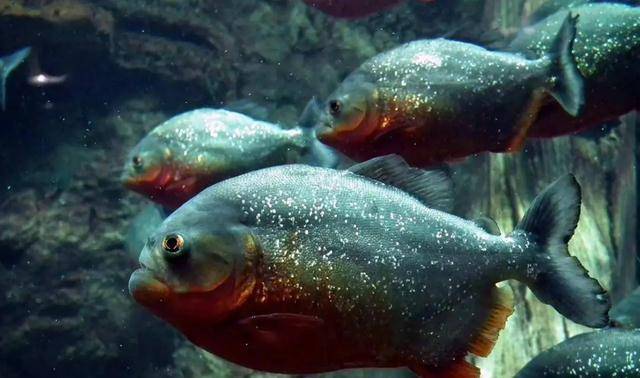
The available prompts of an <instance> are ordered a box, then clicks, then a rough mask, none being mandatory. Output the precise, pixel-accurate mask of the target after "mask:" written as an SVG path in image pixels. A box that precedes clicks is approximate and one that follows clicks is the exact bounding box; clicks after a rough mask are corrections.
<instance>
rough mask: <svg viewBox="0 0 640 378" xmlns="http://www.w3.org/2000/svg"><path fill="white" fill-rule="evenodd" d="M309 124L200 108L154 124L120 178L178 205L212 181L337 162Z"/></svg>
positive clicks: (158, 199) (165, 203)
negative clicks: (304, 126) (285, 125)
mask: <svg viewBox="0 0 640 378" xmlns="http://www.w3.org/2000/svg"><path fill="white" fill-rule="evenodd" d="M337 161H338V158H337V156H336V155H335V154H334V153H333V152H332V151H330V150H329V149H328V148H327V147H325V146H323V145H322V144H321V143H319V142H318V141H317V140H316V139H315V136H314V135H313V133H312V132H311V131H310V130H308V129H301V128H295V129H283V128H281V127H280V126H278V125H275V124H272V123H268V122H262V121H258V120H255V119H253V118H251V117H248V116H245V115H243V114H240V113H236V112H231V111H227V110H223V109H197V110H193V111H190V112H186V113H183V114H180V115H177V116H175V117H173V118H171V119H169V120H167V121H166V122H164V123H162V124H161V125H159V126H157V127H156V128H154V129H153V130H152V131H151V132H150V133H149V134H148V135H147V136H145V138H144V139H142V141H140V143H138V145H137V146H136V147H135V148H134V149H133V150H132V151H131V153H130V154H129V157H128V159H127V161H126V163H125V166H124V170H123V174H122V182H123V183H124V185H125V186H126V187H128V188H129V189H132V190H134V191H136V192H139V193H141V194H144V195H145V196H147V197H149V198H150V199H151V200H153V201H155V202H157V203H159V204H161V205H163V206H166V207H168V208H170V209H175V208H177V207H178V206H180V205H182V204H183V203H184V202H186V201H187V200H189V199H190V198H191V197H193V196H195V195H196V194H198V193H199V192H200V191H201V190H202V189H204V188H206V187H208V186H209V185H211V184H214V183H216V182H219V181H222V180H224V179H227V178H229V177H233V176H237V175H239V174H242V173H246V172H249V171H253V170H256V169H260V168H265V167H270V166H273V165H279V164H286V163H303V162H304V163H308V164H313V165H320V166H327V167H330V166H333V165H335V164H336V163H337Z"/></svg>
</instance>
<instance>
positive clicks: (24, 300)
mask: <svg viewBox="0 0 640 378" xmlns="http://www.w3.org/2000/svg"><path fill="white" fill-rule="evenodd" d="M549 3H552V2H551V1H549V2H545V1H541V0H536V1H534V0H527V1H525V0H456V1H444V0H443V1H436V2H434V3H423V2H419V1H407V2H400V3H399V4H397V5H396V6H394V7H391V8H388V9H385V10H384V11H382V12H381V13H378V14H373V15H371V16H367V17H364V18H358V19H339V18H335V17H332V16H328V15H326V14H323V13H322V12H320V11H318V10H316V9H313V8H311V7H309V6H308V5H307V4H305V3H304V2H303V1H299V0H270V1H257V0H240V1H234V2H231V1H224V2H216V1H207V0H189V1H169V0H155V1H152V0H136V1H124V0H104V1H93V0H83V1H81V0H69V1H37V2H33V1H13V2H7V4H2V2H0V56H5V57H7V56H9V55H10V54H11V53H13V52H15V51H18V50H19V49H21V48H23V47H27V46H28V47H31V51H30V54H29V56H28V57H26V58H25V59H24V61H22V62H21V64H19V65H17V66H16V68H15V69H13V70H11V72H10V73H9V74H7V75H6V76H7V81H6V87H5V94H6V108H5V109H4V110H3V111H0V285H1V286H2V287H3V288H4V290H3V294H4V295H3V296H2V297H0V298H1V299H0V313H2V316H1V317H0V319H1V320H0V335H2V336H0V377H8V378H14V377H29V378H30V377H86V376H92V377H185V378H187V377H232V376H264V374H266V373H261V372H254V371H252V370H249V369H246V368H244V367H240V366H237V365H233V364H230V363H227V362H225V361H223V360H221V359H218V358H215V357H212V356H211V354H208V353H206V352H204V351H203V350H202V349H199V348H197V347H195V346H194V345H193V344H191V343H190V342H189V341H187V340H186V339H185V338H184V336H183V335H182V334H181V333H180V332H178V331H176V330H174V329H173V328H172V327H170V326H169V325H168V324H167V323H166V322H164V321H162V320H160V319H158V318H156V317H154V316H153V315H152V314H151V313H150V312H149V311H147V310H145V309H144V308H143V307H142V306H140V305H139V304H137V303H136V302H135V301H134V300H133V299H132V298H131V296H130V295H129V291H128V286H127V285H128V281H129V277H130V275H131V273H132V272H133V271H134V270H135V269H136V268H137V267H138V265H139V264H138V254H139V251H140V249H141V246H142V245H144V243H145V240H146V238H147V235H148V234H149V233H150V232H151V231H152V230H154V229H155V227H156V226H157V224H158V223H159V222H160V221H161V219H162V217H164V216H165V214H167V213H168V212H170V209H158V208H152V207H150V206H151V205H152V202H151V201H149V199H148V198H145V196H143V195H140V194H137V193H133V192H132V191H130V190H127V189H125V188H124V186H123V185H122V182H121V174H122V171H123V165H124V164H125V162H126V161H129V160H130V158H131V157H130V155H129V154H130V151H131V149H132V148H134V146H135V145H136V144H137V143H138V142H139V141H140V140H141V139H142V138H143V137H144V136H145V135H147V133H148V132H149V131H150V130H152V129H153V128H155V127H156V126H157V125H159V124H160V123H162V122H164V121H166V120H167V119H169V118H171V117H173V116H175V115H178V114H181V113H184V112H187V111H190V110H193V109H198V108H204V107H208V108H221V107H228V108H229V109H232V110H238V111H240V112H244V113H246V114H247V115H249V116H252V117H254V118H259V119H262V120H264V121H268V122H272V123H277V124H280V125H283V126H284V127H285V128H290V127H293V126H294V125H295V124H296V122H297V121H298V119H299V117H300V114H301V113H302V111H303V109H304V107H305V105H306V104H307V102H308V101H309V99H310V98H311V97H312V96H316V97H318V98H320V99H325V98H326V97H327V96H328V95H329V94H330V93H331V92H332V91H333V90H334V89H335V88H336V87H337V86H338V84H339V83H340V82H341V81H342V80H343V79H344V78H345V77H346V76H347V75H348V74H349V73H350V72H352V71H353V70H354V69H356V68H357V67H358V66H359V65H360V64H361V63H362V62H364V61H365V60H366V59H368V58H370V57H372V56H375V55H376V54H378V53H380V52H383V51H386V50H389V49H391V48H393V47H395V46H398V45H400V44H402V43H404V42H409V41H413V40H417V39H425V38H439V37H445V38H449V39H454V40H458V41H464V42H469V43H473V44H477V45H480V46H485V47H487V48H489V49H491V50H499V49H505V48H506V47H507V45H508V43H509V41H510V40H511V39H512V38H514V37H515V35H516V34H517V33H518V31H519V30H520V29H521V28H522V27H523V26H525V25H524V24H523V23H525V22H527V23H531V21H530V20H531V19H532V18H534V17H542V16H541V14H542V13H540V14H538V15H535V10H537V9H539V7H542V8H540V9H541V12H545V14H551V13H553V12H552V11H549V9H553V10H557V9H559V7H561V6H562V5H565V4H549ZM553 3H562V2H553ZM565 3H570V2H565ZM627 3H632V2H627ZM636 4H637V2H636ZM523 20H524V21H523ZM613 22H615V20H614V21H613ZM639 30H640V28H636V29H633V30H632V31H631V32H630V33H638V31H639ZM637 39H640V36H638V37H637V38H636V40H637ZM637 47H638V48H640V44H639V45H637ZM634 54H635V55H634V56H635V57H638V56H640V52H639V51H638V50H635V52H634ZM635 62H636V66H635V67H633V66H632V67H628V66H627V67H626V68H625V69H628V70H629V76H628V77H627V76H625V77H623V80H622V82H623V83H625V82H628V85H629V87H636V88H637V87H638V84H637V81H633V80H632V79H635V78H640V74H639V73H638V69H637V60H636V61H635ZM634 70H635V71H634ZM634 75H635V76H634ZM608 77H609V76H607V78H608ZM42 79H44V81H45V82H44V83H43V82H38V80H42ZM607 80H608V79H607ZM607 83H608V82H607V81H605V82H604V83H603V84H602V85H603V88H608V90H617V89H618V87H615V88H609V87H607V85H606V84H607ZM616 85H617V86H620V84H619V83H616ZM615 93H617V92H614V94H613V95H612V96H614V97H613V98H615V96H616V94H615ZM634 93H637V91H636V92H634ZM619 96H620V97H619V98H622V96H621V95H619ZM636 98H637V97H636ZM621 101H622V100H621ZM621 101H619V102H621ZM625 101H626V100H625ZM637 104H638V102H636V107H637ZM626 110H629V109H626ZM598 111H605V110H598ZM624 113H626V111H625V112H624ZM623 115H624V114H623V112H620V114H616V116H614V117H611V119H610V120H607V121H606V122H604V121H603V122H602V124H601V125H600V124H599V125H597V126H593V127H590V128H589V129H588V130H585V131H584V132H581V133H579V134H577V135H572V136H562V137H558V138H552V139H536V140H530V141H528V142H527V143H526V144H525V145H524V146H523V149H522V151H521V152H520V153H517V154H492V153H480V154H473V155H472V156H470V157H468V158H467V159H464V160H460V161H455V162H448V163H447V165H446V166H445V167H444V170H445V171H446V172H447V174H449V175H450V176H451V177H452V179H453V183H454V191H455V196H454V197H455V205H454V208H453V210H452V212H453V213H454V214H456V215H458V216H461V217H464V218H467V219H473V218H477V217H478V216H483V215H486V216H491V217H492V218H494V219H495V220H496V221H497V223H498V224H499V225H500V228H501V229H502V232H503V234H506V233H508V232H510V231H511V230H512V229H513V227H514V226H515V224H516V223H517V221H518V220H519V219H520V218H521V217H522V215H523V213H524V210H525V209H526V208H527V207H528V206H529V204H530V203H531V202H532V200H533V198H534V197H535V195H536V194H538V193H539V192H541V191H542V189H543V188H544V187H545V186H546V185H547V184H548V183H550V182H552V181H553V180H554V179H555V178H556V177H558V176H560V175H561V174H564V173H567V172H572V173H574V174H575V175H576V177H577V179H578V181H579V182H580V183H581V185H582V187H583V197H582V199H583V205H582V214H581V220H580V223H579V226H578V229H577V233H576V236H575V237H574V238H573V240H572V242H571V243H572V244H570V251H571V253H572V254H573V255H576V256H578V258H579V259H580V261H581V262H582V264H583V265H584V266H585V267H586V268H587V269H588V270H589V272H590V275H591V276H592V277H595V278H597V279H598V280H599V281H600V282H601V283H602V285H603V286H604V287H605V288H606V289H608V290H609V291H610V293H611V297H612V300H613V302H614V303H615V302H618V301H619V300H621V299H622V298H624V297H626V295H627V294H628V293H630V292H631V291H632V290H633V289H634V288H635V287H636V286H637V283H638V273H637V271H638V270H637V257H636V250H637V245H638V238H637V216H636V215H637V174H636V172H637V164H636V162H637V159H638V155H637V151H638V149H637V143H636V138H637V132H636V129H637V124H638V120H637V119H636V118H634V117H633V116H627V117H626V118H625V119H624V121H622V122H621V121H619V119H618V116H623ZM461 137H463V138H464V137H467V136H465V135H463V136H461ZM346 165H347V164H346V163H345V164H343V165H341V166H340V167H341V168H342V167H344V166H346ZM509 285H510V286H512V288H513V290H514V292H515V299H516V303H517V305H516V308H515V313H514V314H513V315H512V316H511V318H510V320H509V323H508V326H507V329H506V330H505V331H503V332H502V333H501V336H500V340H499V342H498V345H497V346H496V347H495V349H494V351H493V353H492V354H491V356H490V357H489V358H487V359H479V358H475V359H474V361H476V362H477V365H478V366H479V367H480V368H481V369H482V376H483V377H506V376H513V375H514V374H515V373H516V372H517V371H518V370H519V369H520V368H521V367H522V366H524V365H525V364H526V363H527V362H528V361H529V360H530V359H531V358H533V357H534V356H536V355H538V354H539V352H540V351H542V350H545V349H547V348H549V347H551V346H553V345H555V344H558V343H559V342H561V341H563V340H564V339H566V338H568V337H570V336H573V335H576V334H578V333H582V332H585V331H590V329H588V328H586V327H583V326H580V325H577V324H575V323H572V322H571V321H569V320H566V319H565V318H563V317H562V316H561V315H559V314H558V313H557V312H555V311H554V310H553V309H552V308H551V307H549V306H546V305H543V304H541V303H540V302H539V301H538V300H536V299H535V298H534V296H533V295H532V294H531V292H529V291H527V289H526V288H525V286H524V285H521V284H517V283H514V282H512V283H510V284H509ZM615 347H616V345H611V346H605V349H606V348H611V349H614V348H615ZM632 358H636V360H634V361H636V362H637V357H635V355H634V356H633V357H632ZM626 372H627V376H638V375H633V374H638V373H637V372H632V371H631V370H628V371H626ZM372 374H377V375H378V376H381V377H382V376H389V375H390V374H393V375H394V376H412V373H410V372H409V371H408V370H403V369H400V370H369V371H353V372H347V373H344V372H333V373H328V376H355V377H357V376H371V375H372Z"/></svg>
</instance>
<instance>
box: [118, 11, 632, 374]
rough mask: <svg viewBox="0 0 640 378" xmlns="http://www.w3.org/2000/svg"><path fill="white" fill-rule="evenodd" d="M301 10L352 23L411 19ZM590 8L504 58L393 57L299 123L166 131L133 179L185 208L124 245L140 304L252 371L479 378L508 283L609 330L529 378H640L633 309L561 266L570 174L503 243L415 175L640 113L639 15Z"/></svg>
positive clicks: (445, 48) (409, 48)
mask: <svg viewBox="0 0 640 378" xmlns="http://www.w3.org/2000/svg"><path fill="white" fill-rule="evenodd" d="M304 1H305V2H306V3H307V4H309V5H310V6H312V7H314V8H316V9H318V10H321V11H322V12H325V13H327V14H329V15H331V16H333V17H337V18H345V19H353V18H358V17H365V16H369V15H372V14H375V13H378V12H380V11H383V10H385V9H388V8H390V7H393V6H395V5H398V4H399V3H402V1H401V0H384V1H370V2H363V1H340V0H326V1H325V0H304ZM423 2H428V1H423ZM584 3H585V1H577V2H576V3H575V4H573V5H570V6H569V7H567V8H566V9H561V10H559V11H557V12H555V13H551V14H549V15H548V16H546V17H545V18H544V19H542V20H540V21H539V22H537V23H534V24H532V25H530V26H527V27H525V28H523V29H522V30H521V31H520V33H519V34H518V35H517V36H516V37H515V39H514V40H513V41H512V42H511V43H510V44H509V45H508V47H507V48H506V50H505V51H493V50H488V49H485V48H483V47H480V46H476V45H473V44H470V43H463V42H457V41H452V40H447V39H442V38H439V39H423V40H417V41H413V42H409V43H405V44H402V45H399V46H397V47H395V48H393V49H390V50H388V51H385V52H382V53H380V54H378V55H376V56H373V57H372V58H370V59H368V60H367V61H365V62H363V63H362V64H361V65H360V66H359V67H358V68H356V69H355V70H354V71H353V72H352V73H350V74H349V75H348V76H347V77H346V78H345V79H344V80H343V81H342V83H341V84H339V86H338V87H337V88H336V89H335V90H334V91H333V93H331V94H330V95H329V96H328V97H327V98H326V99H325V100H323V101H318V100H316V99H315V97H314V98H313V99H312V100H311V101H309V104H308V105H307V107H306V109H305V110H304V111H303V112H302V114H301V116H300V119H299V122H298V125H295V126H294V127H291V128H287V127H283V126H280V125H276V124H272V123H269V122H266V121H259V120H256V119H254V118H251V117H249V116H246V115H243V114H240V113H237V112H233V111H229V110H224V109H197V110H194V111H190V112H187V113H183V114H180V115H177V116H175V117H173V118H171V119H169V120H167V121H166V122H164V123H162V124H161V125H159V126H157V127H156V128H155V129H153V130H152V131H151V132H150V133H149V134H148V135H146V136H145V137H144V138H143V139H142V140H141V141H140V143H139V144H138V145H137V146H135V147H134V148H133V150H132V151H131V153H130V155H129V156H128V158H127V161H126V162H125V165H124V169H123V174H122V182H123V184H124V185H125V186H126V187H128V188H129V189H131V190H134V191H136V192H138V193H140V194H142V195H144V196H145V197H147V198H149V199H151V200H152V201H154V202H156V203H157V204H160V205H162V206H164V207H165V209H167V210H168V212H171V211H172V212H171V213H170V214H169V215H168V217H166V219H164V220H162V221H161V219H162V218H163V217H164V215H163V214H159V212H158V210H154V209H151V211H153V213H152V215H153V218H154V219H155V220H154V222H153V225H147V226H148V228H153V229H152V231H151V232H149V231H147V230H146V229H145V234H147V233H148V238H143V236H142V235H138V234H132V235H135V236H132V238H133V239H135V241H133V242H132V243H133V245H135V246H139V245H140V244H143V247H142V251H141V252H140V256H139V264H140V268H139V269H137V270H136V271H135V272H134V273H133V274H132V275H131V277H130V280H129V291H130V294H131V295H132V297H133V298H134V299H135V300H136V301H137V302H138V303H140V304H141V305H143V306H144V307H146V308H147V309H148V310H149V311H150V312H152V313H153V314H155V315H156V316H158V317H160V318H161V319H163V320H165V321H166V322H168V323H169V324H171V325H172V326H174V327H175V328H176V329H178V330H179V331H180V332H182V334H184V335H185V336H186V337H187V338H188V339H189V340H190V341H191V342H193V343H194V344H195V345H198V346H199V347H201V348H203V349H205V350H207V351H209V352H211V353H213V354H215V355H217V356H219V357H221V358H223V359H225V360H228V361H231V362H233V363H236V364H239V365H241V366H245V367H248V368H251V369H256V370H261V371H266V372H273V373H283V374H314V373H324V372H330V371H336V370H341V369H351V368H396V367H405V368H408V369H410V370H411V371H413V372H414V373H416V374H417V375H419V376H421V377H461V378H467V377H479V374H480V371H479V369H478V368H477V367H476V366H474V365H473V363H472V362H470V360H469V359H468V357H469V356H480V357H485V356H487V355H489V353H490V352H491V350H492V349H493V346H494V344H495V342H496V340H497V338H498V334H499V332H500V330H501V329H502V328H504V325H505V322H506V320H507V318H508V317H509V315H510V314H511V313H512V312H513V311H514V305H515V302H514V297H513V294H512V293H511V291H510V289H509V288H508V286H506V287H502V286H500V285H499V283H500V282H502V281H505V280H509V279H514V280H518V281H520V282H522V283H524V284H525V285H526V286H527V287H528V288H529V289H530V290H531V291H532V292H533V293H534V295H535V296H536V297H537V298H538V299H539V300H540V301H542V302H543V303H546V304H548V305H550V306H552V307H553V308H554V309H555V310H556V311H557V312H559V313H560V314H561V315H563V316H564V317H566V318H568V319H570V320H572V321H573V322H576V323H578V324H581V325H584V326H587V327H591V328H603V329H602V330H598V331H594V332H591V333H587V334H584V335H579V336H575V337H573V338H570V339H567V340H566V341H565V342H563V343H561V344H559V345H557V346H555V347H552V348H551V349H549V350H547V351H545V352H543V353H541V354H540V355H539V356H538V357H536V358H534V359H533V360H532V361H531V362H530V363H529V364H528V365H527V366H525V367H524V368H523V369H522V371H520V372H519V373H518V375H517V377H523V378H529V377H542V376H548V377H571V376H576V377H579V376H580V377H585V376H586V377H596V376H616V374H617V375H618V376H640V362H639V361H640V355H638V353H640V352H638V351H639V350H640V334H639V332H640V331H638V330H637V328H638V326H639V325H640V310H639V309H638V306H637V305H638V303H640V300H639V299H638V298H640V294H638V293H634V294H633V295H631V296H630V297H629V298H628V299H626V300H625V301H623V302H621V303H620V304H617V305H616V306H615V307H613V308H611V303H610V299H609V295H608V293H607V291H606V290H605V289H604V288H603V287H602V286H601V285H600V284H599V282H598V281H597V280H596V279H594V278H591V277H590V276H589V274H588V272H587V271H586V270H585V269H584V268H583V267H582V265H581V264H580V263H579V261H578V260H577V259H576V258H575V257H572V256H571V254H570V253H569V249H568V243H569V241H570V239H571V237H572V235H573V233H574V230H575V228H576V226H577V223H578V221H579V217H580V206H581V200H582V199H581V191H580V186H579V184H578V182H577V181H576V179H575V178H574V177H573V176H572V175H571V174H567V175H565V176H562V177H559V178H558V179H557V180H556V181H555V182H553V183H550V184H549V186H548V187H547V188H546V189H545V190H544V191H542V192H541V193H540V194H539V195H538V196H537V197H536V198H535V199H534V201H533V202H532V203H531V204H530V206H529V209H528V210H527V211H526V212H525V214H524V216H523V218H522V219H521V220H520V222H519V223H518V224H517V225H516V227H515V228H514V229H513V230H512V232H511V233H509V234H502V233H501V231H500V230H499V229H498V228H497V225H496V224H495V222H493V221H492V220H490V219H487V218H482V219H478V220H465V219H462V218H459V217H457V216H455V215H452V214H451V208H452V205H453V202H454V199H453V194H452V193H453V192H452V183H451V181H450V179H449V177H448V176H447V175H446V174H445V173H443V172H440V171H426V170H423V169H422V168H425V167H431V166H437V165H441V164H442V163H451V162H456V161H458V160H461V159H464V158H466V157H469V156H472V155H476V154H478V153H483V152H493V153H500V152H510V153H515V152H518V151H520V150H521V149H522V148H523V146H524V144H525V143H526V140H527V139H528V138H550V137H555V136H560V135H566V134H571V133H576V132H579V131H583V130H586V129H588V128H592V127H595V126H597V125H600V124H602V123H603V122H607V121H612V120H615V119H617V118H618V117H620V116H622V115H624V114H626V113H628V112H630V111H633V110H637V109H638V108H639V107H640V91H639V88H640V87H639V86H638V85H635V84H637V83H638V79H640V69H639V68H638V67H640V65H638V62H639V58H640V8H638V7H633V6H629V5H623V4H607V3H603V4H599V3H598V4H584ZM545 12H546V11H545ZM545 12H542V11H541V13H540V14H545V15H546V13H545ZM629 83H633V84H634V85H630V84H629ZM351 160H353V161H351ZM351 164H353V165H351ZM349 165H351V166H350V167H349V168H348V169H340V168H345V167H347V166H349ZM174 210H175V211H174ZM141 219H143V220H142V221H140V222H142V223H147V221H145V219H149V216H145V217H144V218H141ZM158 222H161V223H160V224H159V226H156V225H155V224H156V223H158ZM140 240H145V241H144V242H143V241H140ZM639 290H640V289H639Z"/></svg>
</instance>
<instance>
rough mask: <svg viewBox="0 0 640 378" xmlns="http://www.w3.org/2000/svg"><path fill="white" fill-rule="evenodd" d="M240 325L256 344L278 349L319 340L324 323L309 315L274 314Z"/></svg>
mask: <svg viewBox="0 0 640 378" xmlns="http://www.w3.org/2000/svg"><path fill="white" fill-rule="evenodd" d="M238 325H240V326H241V327H242V328H243V329H244V330H245V332H247V333H248V334H249V335H250V337H251V339H252V340H253V341H254V342H258V343H260V344H263V345H265V346H273V347H276V348H277V347H283V346H286V345H288V346H291V345H296V344H299V343H305V342H308V341H310V340H314V339H317V337H318V336H319V335H321V332H322V330H323V326H324V321H323V320H322V319H320V318H318V317H315V316H309V315H300V314H289V313H274V314H267V315H258V316H251V317H249V318H245V319H242V320H240V321H239V322H238Z"/></svg>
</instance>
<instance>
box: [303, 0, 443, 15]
mask: <svg viewBox="0 0 640 378" xmlns="http://www.w3.org/2000/svg"><path fill="white" fill-rule="evenodd" d="M419 1H420V2H423V3H430V2H432V1H434V0H419ZM304 2H305V3H307V4H309V5H310V6H312V7H314V8H316V9H319V10H321V11H323V12H324V13H327V14H329V15H331V16H333V17H338V18H360V17H366V16H370V15H372V14H375V13H378V12H381V11H383V10H385V9H389V8H392V7H394V6H396V5H398V4H400V3H403V2H404V0H304Z"/></svg>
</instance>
